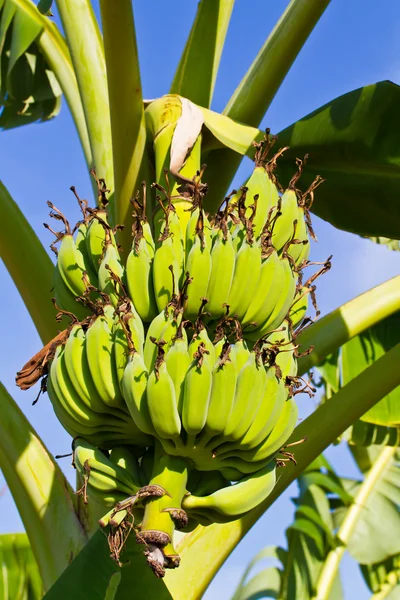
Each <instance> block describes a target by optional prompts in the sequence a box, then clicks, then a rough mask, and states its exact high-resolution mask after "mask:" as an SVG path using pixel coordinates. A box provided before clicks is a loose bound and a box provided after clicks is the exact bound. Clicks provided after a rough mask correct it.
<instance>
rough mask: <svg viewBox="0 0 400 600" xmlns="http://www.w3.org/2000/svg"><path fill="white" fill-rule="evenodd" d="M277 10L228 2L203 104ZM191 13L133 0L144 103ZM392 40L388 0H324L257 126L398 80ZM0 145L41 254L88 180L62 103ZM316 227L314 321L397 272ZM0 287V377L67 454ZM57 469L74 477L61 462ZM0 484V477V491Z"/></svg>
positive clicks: (162, 80) (268, 521) (355, 242)
mask: <svg viewBox="0 0 400 600" xmlns="http://www.w3.org/2000/svg"><path fill="white" fill-rule="evenodd" d="M286 5H287V1H286V0H251V2H249V0H236V5H235V8H234V12H233V16H232V21H231V26H230V29H229V32H228V38H227V43H226V47H225V49H224V53H223V56H222V61H221V68H220V75H219V77H218V80H217V84H216V90H215V97H214V101H213V106H212V108H214V109H215V110H222V109H223V107H224V106H225V104H226V102H227V101H228V99H229V97H230V95H231V94H232V92H233V91H234V89H235V87H236V85H237V84H238V83H239V81H240V79H241V77H242V76H243V75H244V73H245V71H246V69H247V67H248V66H249V65H250V63H251V61H252V59H253V57H254V56H255V54H256V53H257V51H258V50H259V48H260V46H261V45H262V43H263V41H264V40H265V38H266V36H267V35H268V33H269V32H270V30H271V29H272V27H273V26H274V24H275V22H276V21H277V19H278V18H279V16H280V14H281V13H282V11H283V10H284V9H285V7H286ZM196 6H197V2H196V1H195V0H171V1H170V2H165V1H161V0H154V1H153V2H141V1H136V2H134V9H135V19H136V26H137V32H138V44H139V52H140V60H141V65H142V80H143V88H144V96H145V97H146V98H154V97H157V96H160V95H162V94H164V93H166V92H167V91H168V88H169V84H170V82H171V79H172V76H173V73H174V69H175V66H176V64H177V61H178V59H179V56H180V53H181V51H182V49H183V46H184V44H185V40H186V36H187V32H188V30H189V27H190V24H191V22H192V20H193V17H194V14H195V11H196ZM399 34H400V5H399V4H398V2H397V0H381V1H380V2H372V1H371V0H352V1H351V2H349V0H332V2H331V5H330V6H329V7H328V9H327V10H326V12H325V14H324V15H323V17H322V18H321V20H320V22H319V24H318V25H317V27H316V29H315V31H314V32H313V33H312V35H311V36H310V38H309V40H308V41H307V43H306V45H305V46H304V48H303V50H302V52H301V53H300V55H299V57H298V58H297V60H296V62H295V64H294V65H293V67H292V69H291V71H290V72H289V74H288V76H287V78H286V80H285V82H284V83H283V84H282V86H281V88H280V90H279V92H278V94H277V96H276V98H275V100H274V102H273V104H272V105H271V107H270V109H269V111H268V113H267V115H266V117H265V118H264V120H263V122H262V125H263V126H264V127H266V126H268V127H270V128H271V130H272V131H273V132H277V131H279V130H280V129H282V128H284V127H286V126H287V125H289V124H291V123H292V122H293V121H295V120H297V119H298V118H300V117H302V116H303V115H305V114H307V113H309V112H310V111H312V110H314V109H315V108H317V107H318V106H320V105H321V104H323V103H325V102H327V101H329V100H331V99H332V98H335V97H337V96H339V95H341V94H343V93H345V92H347V91H350V90H352V89H354V88H357V87H360V86H362V85H366V84H369V83H374V82H376V81H380V80H384V79H389V80H391V81H393V82H395V83H400V59H399V56H400V35H399ZM0 139H1V143H0V165H1V167H0V179H1V180H2V181H3V183H4V184H5V185H6V186H7V187H8V189H9V191H10V192H11V194H12V195H13V197H14V198H15V200H16V201H17V202H18V203H19V205H20V207H21V209H22V210H23V212H24V213H25V215H26V216H27V217H28V219H29V220H30V222H31V223H32V225H33V227H34V229H35V231H36V232H37V233H38V235H39V237H40V238H41V240H42V241H43V243H44V244H45V245H46V247H48V245H49V243H50V242H51V236H50V235H49V233H48V232H46V231H45V230H44V229H43V226H42V223H43V222H44V221H47V220H48V215H47V213H48V208H47V206H46V200H51V201H52V202H54V203H55V204H56V205H57V206H59V207H60V208H62V209H63V210H64V211H65V212H67V213H68V215H70V216H71V219H72V220H73V219H74V218H77V212H76V207H75V204H74V201H73V198H72V194H71V192H70V191H69V187H70V186H71V185H72V184H73V185H75V186H76V187H77V190H78V191H79V193H80V194H81V195H83V196H85V195H87V196H89V195H90V184H89V177H88V174H87V172H86V167H85V163H84V160H83V155H82V151H81V149H80V147H79V142H78V139H77V136H76V134H75V130H74V127H73V124H72V121H71V118H70V116H69V114H68V109H67V107H66V105H65V104H63V108H62V111H61V115H60V116H59V117H58V118H57V119H55V120H53V121H52V122H50V123H47V124H45V125H32V126H29V127H26V128H22V129H18V130H15V131H8V132H2V133H1V138H0ZM249 169H250V165H249V164H248V163H244V164H243V165H242V167H241V170H240V176H239V177H238V182H240V181H242V180H243V178H244V177H245V175H246V173H248V172H249ZM317 200H318V196H317V194H316V201H317ZM314 225H315V230H316V233H317V236H318V239H319V243H318V244H314V245H313V249H312V258H313V259H315V260H317V259H318V260H323V259H325V258H326V257H327V256H328V255H329V254H333V255H334V261H333V268H332V269H331V271H330V272H329V273H328V274H327V275H325V276H324V277H323V278H322V280H321V281H320V284H319V288H318V292H319V294H318V298H319V304H320V308H321V309H322V312H323V314H324V313H326V312H328V311H330V310H332V309H333V308H335V307H337V306H339V305H340V304H342V303H343V302H345V301H347V300H349V299H351V298H352V297H354V296H355V295H357V294H359V293H361V292H363V291H365V290H367V289H369V288H370V287H372V286H374V285H376V284H378V283H380V282H383V281H384V280H386V279H388V278H389V277H392V276H393V275H397V274H398V273H399V272H400V255H399V254H398V253H394V252H390V251H388V250H387V249H386V248H385V247H379V246H375V245H374V244H372V243H371V242H369V241H368V240H363V239H361V238H358V237H356V236H353V235H350V234H347V233H345V232H340V231H337V230H335V229H334V228H333V227H331V226H330V225H329V224H327V223H325V222H323V221H321V220H319V219H317V218H314ZM16 251H18V250H17V249H16ZM0 281H1V286H2V287H1V290H2V293H1V295H0V306H1V311H2V314H3V320H2V325H3V329H2V346H3V348H4V349H6V351H5V353H4V355H3V358H2V361H1V363H0V377H1V380H2V382H3V383H4V384H5V385H6V386H7V388H8V390H9V391H10V392H11V393H12V394H13V396H14V398H15V399H16V401H17V402H18V404H19V405H20V406H21V408H22V409H23V410H24V412H25V414H26V415H27V417H28V418H29V419H30V420H31V422H32V424H33V425H34V427H35V428H36V429H37V431H38V432H39V434H40V435H41V436H42V438H43V440H44V442H45V443H46V444H47V446H48V447H49V449H50V450H51V451H52V452H53V453H54V454H63V453H66V452H68V451H69V447H70V440H69V437H68V435H67V434H66V433H65V432H64V431H63V429H62V428H61V426H60V425H59V424H58V422H57V420H56V419H55V417H54V415H53V412H52V409H51V406H50V403H49V402H48V400H47V398H46V397H42V398H41V399H40V401H39V403H38V405H36V406H35V407H32V406H31V400H32V399H33V397H34V393H30V392H25V393H21V392H19V391H18V390H17V388H16V387H15V384H14V376H15V372H16V371H17V370H18V369H19V368H20V367H21V365H22V364H24V363H25V362H26V360H27V359H28V358H29V357H30V356H31V355H33V354H34V353H35V352H36V351H37V350H38V349H39V348H40V341H39V338H38V336H37V334H36V332H35V329H34V327H33V325H32V323H31V321H30V318H29V315H28V314H27V312H26V310H25V308H24V305H23V303H22V301H21V299H20V297H19V295H18V292H17V291H16V289H15V288H14V285H13V283H12V281H11V279H10V277H9V275H8V274H7V272H6V270H5V268H4V266H3V265H2V264H0ZM44 309H45V308H44ZM299 402H300V405H301V415H302V416H304V415H306V414H307V413H308V412H309V411H310V410H312V408H313V407H314V406H315V401H312V400H309V399H308V398H307V397H306V396H305V397H304V398H300V400H299ZM328 455H329V457H330V459H331V460H332V461H333V462H334V464H335V466H336V467H337V469H338V471H339V472H340V473H341V474H347V475H351V474H354V473H355V470H354V467H353V465H352V464H351V462H350V459H349V457H348V455H347V453H346V450H345V449H344V448H336V449H333V450H329V451H328ZM62 466H63V468H64V470H65V472H66V473H67V475H68V476H69V478H70V479H71V481H72V480H73V471H72V469H71V468H70V466H69V461H68V459H64V461H63V462H62ZM2 486H3V480H2V478H1V476H0V490H1V488H2ZM295 494H296V487H295V486H292V487H291V488H290V489H289V490H288V492H287V493H286V494H285V495H284V496H283V497H281V498H280V499H279V501H278V502H276V503H275V505H274V506H273V507H272V508H271V509H270V510H269V511H268V513H267V514H266V515H264V517H263V518H262V519H261V520H260V521H259V523H258V524H257V525H256V527H254V528H253V530H252V531H251V532H250V533H249V534H248V535H247V536H246V538H245V539H244V540H243V541H242V543H241V544H240V545H239V547H238V548H237V549H236V550H235V551H234V552H233V554H232V555H231V557H230V558H229V559H228V561H227V563H226V564H225V566H224V567H223V568H222V570H221V571H220V573H219V574H218V575H217V577H216V578H215V580H214V582H213V583H212V584H211V586H210V588H209V590H208V592H207V593H206V596H205V598H206V599H207V600H214V599H215V600H216V599H217V598H218V599H221V598H222V599H225V598H229V597H230V594H231V592H232V591H233V589H234V587H235V583H236V582H237V580H238V578H239V577H240V575H241V573H242V571H243V569H244V567H245V565H246V563H247V562H248V560H249V559H250V558H251V557H252V556H253V555H254V554H255V553H256V552H257V551H258V550H260V549H261V548H262V547H263V546H265V545H272V544H284V543H285V540H284V529H285V528H286V527H287V526H288V525H289V523H290V520H291V517H292V514H293V505H292V503H291V501H290V497H292V496H294V495H295ZM0 503H1V507H2V513H1V514H2V517H1V520H0V532H12V531H20V530H22V525H21V522H20V519H19V517H18V514H17V511H16V509H15V507H14V505H13V502H12V498H11V495H10V493H9V492H8V491H7V490H6V491H5V492H4V493H3V495H2V496H1V497H0ZM342 575H343V584H344V589H345V598H346V600H347V599H348V600H350V599H353V598H357V599H358V600H364V598H368V597H369V594H368V591H367V590H366V588H365V587H364V586H363V583H362V580H361V578H360V576H359V574H358V569H357V567H356V566H355V565H354V564H353V563H352V562H351V561H350V560H349V559H347V558H346V559H345V560H344V561H343V564H342Z"/></svg>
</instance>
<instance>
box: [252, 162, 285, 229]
mask: <svg viewBox="0 0 400 600" xmlns="http://www.w3.org/2000/svg"><path fill="white" fill-rule="evenodd" d="M244 187H245V188H246V190H247V191H246V196H245V206H246V208H247V211H246V212H248V211H249V207H251V206H252V205H254V203H255V205H256V209H255V214H254V218H253V221H252V223H253V232H254V237H255V239H256V240H258V238H259V237H260V235H261V233H262V231H263V228H264V225H265V222H266V221H267V218H268V214H269V211H270V209H271V208H272V207H273V206H276V205H277V203H278V201H279V194H278V190H277V187H276V185H275V184H274V183H273V181H272V180H271V178H270V176H269V174H268V171H267V170H266V169H265V167H264V166H262V164H261V165H259V166H257V159H256V166H255V167H254V169H253V172H252V174H251V175H250V177H249V179H248V180H247V182H246V183H245V184H244Z"/></svg>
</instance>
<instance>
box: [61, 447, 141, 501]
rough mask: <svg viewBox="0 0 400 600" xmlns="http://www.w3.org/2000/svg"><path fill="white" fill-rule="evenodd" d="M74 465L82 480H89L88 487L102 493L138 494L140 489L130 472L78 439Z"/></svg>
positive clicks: (74, 449) (74, 450) (74, 448)
mask: <svg viewBox="0 0 400 600" xmlns="http://www.w3.org/2000/svg"><path fill="white" fill-rule="evenodd" d="M73 452H74V465H75V467H76V469H77V470H78V472H79V474H80V475H81V477H82V478H85V477H86V478H87V482H88V487H89V486H90V487H91V488H92V489H96V490H98V491H100V492H114V491H119V492H124V493H126V494H127V495H128V496H129V495H133V494H136V493H137V492H138V491H139V487H138V486H137V485H136V484H135V482H134V480H133V479H132V477H131V475H130V473H129V471H127V470H126V469H124V468H122V467H120V466H119V465H117V464H115V463H113V462H112V461H111V460H110V459H109V458H107V456H106V455H105V454H104V453H103V452H102V451H101V450H99V449H98V448H95V447H94V446H92V445H91V444H89V443H88V442H87V441H86V440H85V439H83V438H81V437H78V438H76V439H75V440H74V442H73Z"/></svg>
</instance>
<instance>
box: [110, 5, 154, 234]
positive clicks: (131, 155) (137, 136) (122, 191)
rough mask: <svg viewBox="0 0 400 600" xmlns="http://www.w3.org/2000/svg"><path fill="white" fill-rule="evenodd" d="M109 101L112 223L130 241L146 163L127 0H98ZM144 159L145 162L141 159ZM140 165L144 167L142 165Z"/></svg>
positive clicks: (141, 112)
mask: <svg viewBox="0 0 400 600" xmlns="http://www.w3.org/2000/svg"><path fill="white" fill-rule="evenodd" d="M100 9H101V20H102V25H103V36H104V51H105V58H106V65H107V82H108V94H109V98H110V116H111V134H112V145H113V161H114V176H115V201H114V211H115V214H114V217H115V222H116V223H119V224H122V225H125V235H126V236H127V237H129V239H130V227H129V226H128V225H129V222H130V216H131V212H132V210H131V205H130V202H129V200H130V198H131V197H132V196H133V195H134V194H135V192H136V190H138V189H139V188H140V182H141V181H142V179H143V177H144V175H145V174H144V167H145V165H146V164H147V157H146V156H145V146H146V126H145V120H144V109H143V97H142V84H141V80H140V69H139V57H138V49H137V43H136V34H135V23H134V17H133V10H132V2H131V0H118V2H110V1H109V0H100ZM143 159H145V160H143ZM143 163H144V164H143Z"/></svg>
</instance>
